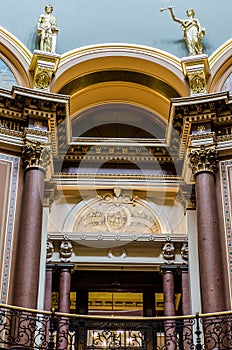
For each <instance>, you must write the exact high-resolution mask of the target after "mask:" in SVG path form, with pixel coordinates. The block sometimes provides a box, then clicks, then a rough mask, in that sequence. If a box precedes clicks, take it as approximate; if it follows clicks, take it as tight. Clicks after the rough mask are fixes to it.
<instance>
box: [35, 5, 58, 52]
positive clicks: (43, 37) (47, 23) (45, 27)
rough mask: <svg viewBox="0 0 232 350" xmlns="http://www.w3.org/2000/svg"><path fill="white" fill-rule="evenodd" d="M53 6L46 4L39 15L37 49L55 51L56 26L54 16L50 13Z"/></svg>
mask: <svg viewBox="0 0 232 350" xmlns="http://www.w3.org/2000/svg"><path fill="white" fill-rule="evenodd" d="M52 11H53V6H52V5H46V6H45V13H44V14H42V15H40V17H39V20H38V24H37V33H38V35H39V38H40V41H39V49H40V50H41V51H45V52H55V49H56V37H57V34H58V28H57V26H56V18H55V17H54V16H53V15H52Z"/></svg>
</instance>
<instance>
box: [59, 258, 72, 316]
mask: <svg viewBox="0 0 232 350" xmlns="http://www.w3.org/2000/svg"><path fill="white" fill-rule="evenodd" d="M72 268H73V264H60V265H59V270H60V283H59V312H62V313H70V291H71V270H72Z"/></svg>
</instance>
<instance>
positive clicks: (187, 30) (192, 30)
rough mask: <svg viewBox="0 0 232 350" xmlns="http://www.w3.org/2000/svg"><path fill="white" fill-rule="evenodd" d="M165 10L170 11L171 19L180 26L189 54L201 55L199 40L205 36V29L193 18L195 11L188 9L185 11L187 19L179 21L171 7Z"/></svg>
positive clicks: (201, 49)
mask: <svg viewBox="0 0 232 350" xmlns="http://www.w3.org/2000/svg"><path fill="white" fill-rule="evenodd" d="M161 10H164V9H161ZM167 10H169V11H170V13H171V16H172V19H173V20H174V21H175V22H178V23H180V24H181V30H182V31H183V32H184V40H185V43H186V46H187V49H188V51H189V54H190V55H201V54H202V51H203V48H202V45H201V40H202V39H203V37H204V36H205V28H203V27H202V26H201V25H200V22H199V20H198V19H197V18H195V11H194V10H193V9H188V10H186V15H187V17H188V18H186V19H179V18H177V17H176V16H175V14H174V12H173V6H169V7H168V8H167Z"/></svg>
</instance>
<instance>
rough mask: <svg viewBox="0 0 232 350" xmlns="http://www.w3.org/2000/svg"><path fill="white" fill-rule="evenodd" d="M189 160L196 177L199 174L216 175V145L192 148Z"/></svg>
mask: <svg viewBox="0 0 232 350" xmlns="http://www.w3.org/2000/svg"><path fill="white" fill-rule="evenodd" d="M189 159H190V163H191V165H192V172H193V174H194V175H196V174H198V173H199V172H212V173H215V172H216V170H217V165H218V151H217V149H216V144H211V145H209V146H205V145H201V146H200V147H193V146H191V147H190V153H189Z"/></svg>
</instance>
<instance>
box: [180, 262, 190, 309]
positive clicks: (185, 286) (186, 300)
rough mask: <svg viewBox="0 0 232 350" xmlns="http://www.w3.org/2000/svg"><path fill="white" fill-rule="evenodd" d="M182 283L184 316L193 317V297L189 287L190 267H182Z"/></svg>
mask: <svg viewBox="0 0 232 350" xmlns="http://www.w3.org/2000/svg"><path fill="white" fill-rule="evenodd" d="M180 271H181V282H182V313H183V315H191V313H192V308H191V295H190V286H189V273H188V266H181V267H180Z"/></svg>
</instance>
